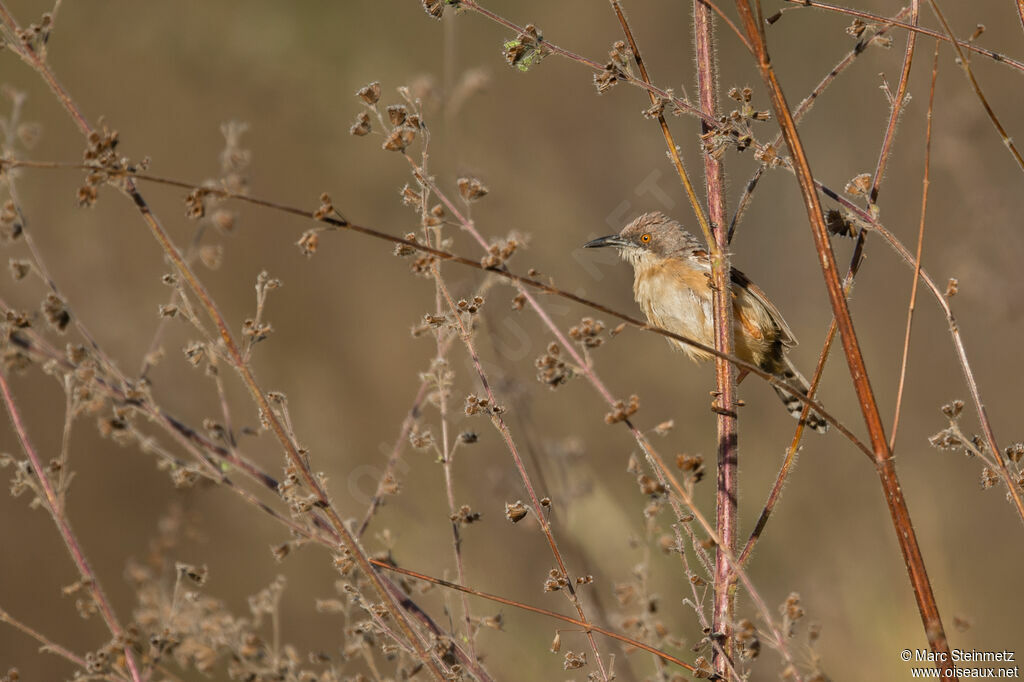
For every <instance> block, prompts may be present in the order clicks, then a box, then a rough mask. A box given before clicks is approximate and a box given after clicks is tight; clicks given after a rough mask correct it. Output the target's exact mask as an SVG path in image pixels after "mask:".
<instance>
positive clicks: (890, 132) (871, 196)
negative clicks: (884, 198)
mask: <svg viewBox="0 0 1024 682" xmlns="http://www.w3.org/2000/svg"><path fill="white" fill-rule="evenodd" d="M919 14H920V0H912V2H911V4H910V23H911V24H913V25H914V26H917V19H918V15H919ZM916 45H917V34H916V33H914V32H913V31H911V32H909V33H908V34H907V49H906V51H905V52H904V53H903V69H902V70H901V71H900V82H899V85H897V86H896V94H895V95H892V94H891V93H889V94H890V96H891V97H892V101H891V102H889V125H887V126H886V127H885V138H884V139H883V141H882V149H881V151H880V152H879V153H878V163H877V164H876V165H875V174H874V177H873V178H872V180H871V190H870V191H869V192H868V201H869V202H870V203H872V204H874V203H876V202H877V201H878V191H879V188H880V187H881V185H882V178H883V177H884V176H885V166H886V164H887V163H888V162H889V154H890V153H891V152H892V144H893V140H895V139H896V124H897V123H898V122H899V119H900V115H901V114H902V113H903V105H904V104H905V102H906V98H907V84H908V83H909V82H910V67H911V65H912V64H913V62H914V47H915V46H916ZM886 92H887V93H888V90H886ZM929 121H931V118H930V117H929Z"/></svg>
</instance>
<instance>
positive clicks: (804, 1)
mask: <svg viewBox="0 0 1024 682" xmlns="http://www.w3.org/2000/svg"><path fill="white" fill-rule="evenodd" d="M785 1H786V2H788V3H790V4H793V5H800V6H801V7H816V8H818V9H824V10H829V11H831V12H837V13H839V14H845V15H847V16H851V17H857V18H858V19H865V20H867V21H870V22H873V23H877V24H892V25H893V26H898V27H899V28H902V29H904V30H907V31H912V32H914V33H920V34H921V35H925V36H928V37H930V38H936V39H937V40H941V41H944V42H947V43H952V44H953V45H955V46H956V47H958V48H960V49H963V50H968V51H969V52H973V53H974V54H980V55H982V56H985V57H988V58H989V59H992V60H993V61H996V62H998V63H1000V64H1006V65H1007V66H1010V67H1012V68H1014V69H1016V70H1018V71H1024V62H1021V61H1018V60H1016V59H1011V58H1010V57H1007V56H1006V55H1004V54H1001V53H999V52H996V51H995V50H989V49H987V48H984V47H978V46H977V45H975V44H974V43H971V42H967V41H965V40H955V39H953V38H952V37H951V36H950V35H949V34H948V33H943V32H942V31H935V30H932V29H930V28H924V27H923V26H914V25H913V24H908V23H906V22H903V21H898V20H895V19H892V18H889V17H883V16H881V15H879V14H872V13H871V12H864V11H862V10H858V9H850V8H849V7H842V6H840V5H833V4H831V3H827V2H819V1H818V0H785Z"/></svg>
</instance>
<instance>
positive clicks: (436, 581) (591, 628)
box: [370, 559, 697, 672]
mask: <svg viewBox="0 0 1024 682" xmlns="http://www.w3.org/2000/svg"><path fill="white" fill-rule="evenodd" d="M370 563H372V564H373V565H375V566H378V567H380V568H382V569H384V570H387V571H393V572H395V573H400V574H401V575H405V576H408V577H410V578H415V579H417V580H422V581H424V582H427V583H431V584H433V585H438V586H440V587H446V588H448V589H452V590H457V591H459V592H463V593H465V594H469V595H472V596H474V597H480V598H481V599H486V600H488V601H493V602H495V603H498V604H504V605H505V606H511V607H513V608H517V609H520V610H522V611H529V612H531V613H537V614H540V615H542V616H547V617H548V618H553V619H555V620H559V621H562V622H563V623H568V624H570V625H575V626H576V627H579V628H582V629H583V630H585V631H586V632H596V633H598V634H599V635H604V636H605V637H609V638H611V639H614V640H618V641H620V642H622V643H623V644H626V645H628V646H632V647H636V648H637V649H641V650H643V651H646V652H648V653H651V654H654V655H655V656H657V657H658V658H659V659H661V660H663V661H666V662H668V663H673V664H675V665H678V666H679V667H681V668H684V669H686V670H689V671H690V672H696V671H697V669H696V668H694V667H693V666H692V665H690V664H689V663H687V662H686V661H683V660H680V659H678V658H676V657H675V656H673V655H671V654H669V653H666V652H664V651H661V650H660V649H656V648H654V647H652V646H650V645H649V644H644V643H643V642H641V641H639V640H636V639H633V638H631V637H626V636H625V635H621V634H619V633H618V632H615V631H614V630H607V629H605V628H603V627H601V626H599V625H594V624H593V623H588V622H586V621H582V620H578V619H576V618H571V617H569V616H563V615H562V614H560V613H557V612H555V611H549V610H548V609H542V608H540V607H539V606H530V605H529V604H524V603H523V602H519V601H515V600H514V599H507V598H505V597H501V596H499V595H496V594H488V593H487V592H481V591H480V590H476V589H473V588H472V587H466V586H464V585H456V584H455V583H453V582H450V581H448V580H444V579H442V578H435V577H433V576H429V575H426V574H424V573H419V572H417V571H412V570H409V569H408V568H401V567H399V566H395V565H394V564H389V563H387V562H384V561H378V560H377V559H370Z"/></svg>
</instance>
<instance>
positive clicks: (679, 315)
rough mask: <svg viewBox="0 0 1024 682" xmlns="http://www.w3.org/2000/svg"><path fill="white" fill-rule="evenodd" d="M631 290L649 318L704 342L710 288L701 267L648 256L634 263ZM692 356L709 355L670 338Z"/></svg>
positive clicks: (710, 340)
mask: <svg viewBox="0 0 1024 682" xmlns="http://www.w3.org/2000/svg"><path fill="white" fill-rule="evenodd" d="M633 268H634V279H633V294H634V296H635V298H636V301H637V303H638V304H640V307H641V309H643V311H644V314H645V315H646V316H647V320H648V322H650V323H651V324H653V325H657V326H659V327H662V328H664V329H667V330H669V331H671V332H675V333H676V334H680V335H681V336H686V337H688V338H691V339H693V340H695V341H700V342H701V343H704V344H707V345H709V346H710V345H713V344H714V336H713V334H712V325H711V320H712V310H711V289H710V288H709V286H708V279H707V276H706V275H705V273H704V271H702V270H700V269H697V268H693V267H690V266H689V265H687V264H686V263H685V262H684V261H681V260H676V259H656V258H655V257H651V256H648V257H646V258H640V259H637V261H636V262H635V263H634V265H633ZM670 342H671V343H672V344H673V345H675V346H677V347H678V348H680V349H681V350H683V351H685V352H686V353H687V354H688V355H689V356H690V357H691V358H693V359H694V360H703V359H706V358H708V357H710V355H709V354H708V353H705V352H704V351H701V350H697V349H695V348H693V347H692V346H688V345H686V344H684V343H680V342H678V341H675V340H672V339H670Z"/></svg>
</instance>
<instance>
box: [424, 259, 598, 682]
mask: <svg viewBox="0 0 1024 682" xmlns="http://www.w3.org/2000/svg"><path fill="white" fill-rule="evenodd" d="M433 274H434V280H435V281H436V282H437V287H438V290H439V291H440V292H441V293H442V295H443V296H444V298H445V301H446V302H447V303H448V308H449V311H450V313H451V316H452V317H453V318H454V320H455V322H456V324H457V325H458V327H459V336H460V338H461V339H462V342H463V344H465V346H466V351H467V352H468V353H469V357H470V359H471V360H472V361H473V367H474V369H476V372H477V376H478V377H479V378H480V384H481V386H482V387H483V389H484V393H485V394H486V395H487V400H488V401H489V412H490V419H491V423H492V424H493V425H494V427H495V429H496V430H497V431H498V433H500V434H501V437H502V439H503V440H504V441H505V445H506V447H507V448H508V451H509V453H510V454H511V455H512V460H513V461H514V463H515V467H516V470H517V471H518V472H519V477H520V478H521V479H522V481H523V486H524V487H525V488H526V494H527V495H529V497H530V502H531V504H532V505H533V512H534V515H535V516H536V517H537V522H538V523H539V524H540V527H541V530H542V531H543V533H544V537H545V538H547V541H548V546H549V547H550V548H551V554H552V555H553V556H554V558H555V561H556V562H557V563H558V570H559V572H560V574H561V576H562V577H563V578H564V579H565V588H564V592H565V594H566V596H567V597H568V598H569V601H570V603H572V605H573V606H574V607H575V608H576V612H577V613H578V614H579V617H580V621H581V622H583V623H584V624H585V625H586V626H587V627H589V621H588V620H587V617H586V615H585V614H584V612H583V604H582V602H581V601H580V598H579V595H578V594H576V587H575V585H574V584H573V582H574V577H573V575H572V574H571V573H570V572H569V569H568V568H566V566H565V561H564V560H563V559H562V553H561V552H560V551H559V550H558V544H557V543H556V542H555V536H554V534H553V533H552V532H551V525H550V524H549V523H548V519H547V514H546V509H547V507H546V506H545V505H543V504H542V503H541V500H540V498H539V497H538V496H537V492H536V490H534V487H533V482H532V481H531V480H530V475H529V474H528V473H527V471H526V466H525V465H524V464H523V460H522V458H521V457H520V456H519V448H518V447H517V446H516V443H515V441H514V440H513V438H512V432H511V431H509V428H508V426H507V425H506V424H505V420H504V419H503V418H502V416H501V413H500V412H499V411H498V406H499V403H498V401H497V398H496V397H495V395H494V391H493V390H492V389H491V384H490V382H489V381H488V379H487V374H486V373H485V372H484V368H483V364H482V363H481V362H480V356H479V355H477V352H476V348H475V347H474V345H473V339H472V337H471V336H470V332H469V329H468V328H467V327H466V324H465V322H464V321H463V319H462V316H463V314H464V313H462V312H460V311H459V308H458V306H457V305H456V303H455V300H454V299H453V298H452V296H451V294H450V293H449V292H448V287H447V286H446V285H445V283H444V280H443V279H441V275H440V273H439V270H438V267H437V264H436V263H435V264H434V266H433ZM587 640H588V641H589V642H590V647H591V649H592V650H593V652H594V658H595V659H596V660H597V667H598V670H599V671H600V673H601V679H603V680H605V682H607V681H608V680H609V677H608V671H607V670H606V669H605V666H604V659H602V657H601V652H600V651H599V650H598V648H597V641H596V640H595V639H594V635H593V634H592V633H591V632H590V631H589V630H587Z"/></svg>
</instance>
